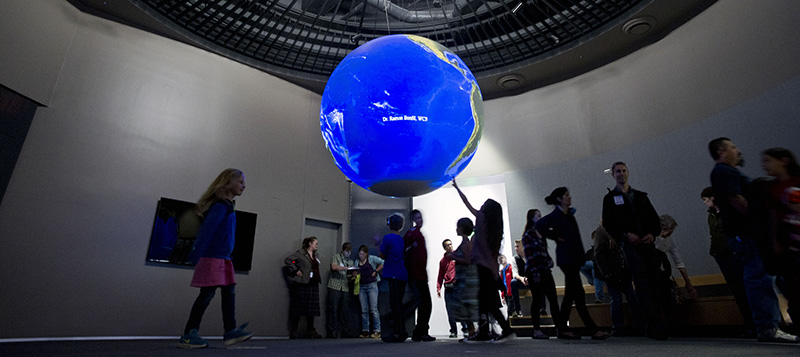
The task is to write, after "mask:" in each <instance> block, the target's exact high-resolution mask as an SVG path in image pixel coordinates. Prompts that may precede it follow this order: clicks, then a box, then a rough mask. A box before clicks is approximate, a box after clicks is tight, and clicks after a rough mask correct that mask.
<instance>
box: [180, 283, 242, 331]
mask: <svg viewBox="0 0 800 357" xmlns="http://www.w3.org/2000/svg"><path fill="white" fill-rule="evenodd" d="M235 287H236V285H235V284H232V285H227V286H206V287H202V288H200V295H198V296H197V299H195V300H194V304H193V305H192V312H191V313H190V314H189V321H187V322H186V328H185V329H184V331H183V333H184V334H188V333H189V331H191V330H199V329H200V322H201V321H202V320H203V314H205V312H206V308H208V305H209V304H210V303H211V299H213V298H214V294H215V293H216V291H217V288H220V290H222V324H223V327H224V328H225V332H228V331H230V330H233V329H235V328H236V316H235V315H236V313H235V311H236V289H235Z"/></svg>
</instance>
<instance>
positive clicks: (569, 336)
mask: <svg viewBox="0 0 800 357" xmlns="http://www.w3.org/2000/svg"><path fill="white" fill-rule="evenodd" d="M557 338H558V339H559V340H580V339H581V336H580V335H576V334H574V333H572V332H559V333H558V336H557Z"/></svg>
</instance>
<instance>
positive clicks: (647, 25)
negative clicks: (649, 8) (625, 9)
mask: <svg viewBox="0 0 800 357" xmlns="http://www.w3.org/2000/svg"><path fill="white" fill-rule="evenodd" d="M655 25H656V19H654V18H652V17H649V16H645V17H637V18H635V19H631V20H629V21H628V22H626V23H625V24H624V25H622V32H624V33H625V34H628V35H633V36H638V35H644V34H645V33H647V32H649V31H650V30H652V29H653V27H655Z"/></svg>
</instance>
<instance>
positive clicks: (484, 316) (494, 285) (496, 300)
mask: <svg viewBox="0 0 800 357" xmlns="http://www.w3.org/2000/svg"><path fill="white" fill-rule="evenodd" d="M478 281H479V284H480V288H479V290H478V314H479V317H480V321H479V323H478V334H480V335H481V336H488V335H489V315H492V317H494V319H495V320H496V321H497V323H498V324H500V327H501V328H503V332H504V333H507V332H510V331H511V325H509V324H508V320H506V318H505V317H504V316H503V313H502V312H500V306H501V303H500V289H499V284H500V276H499V275H498V274H497V272H492V270H491V269H489V268H487V267H484V266H482V265H480V264H478Z"/></svg>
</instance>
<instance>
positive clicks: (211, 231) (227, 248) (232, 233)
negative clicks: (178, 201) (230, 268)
mask: <svg viewBox="0 0 800 357" xmlns="http://www.w3.org/2000/svg"><path fill="white" fill-rule="evenodd" d="M235 238H236V213H235V212H234V210H233V202H231V201H228V200H223V201H217V202H214V203H213V204H212V205H211V207H210V208H209V209H208V212H206V216H205V219H203V225H202V226H200V231H199V232H197V239H195V241H194V248H193V249H192V253H191V254H190V255H189V260H190V261H191V262H192V263H193V264H197V262H198V261H199V260H200V258H221V259H228V260H230V259H231V253H232V252H233V245H234V243H235Z"/></svg>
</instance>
